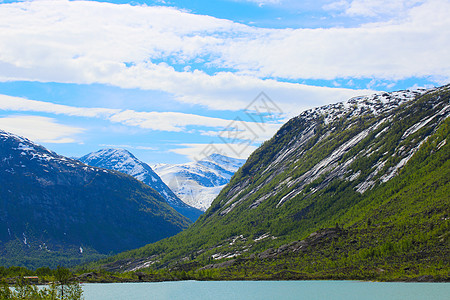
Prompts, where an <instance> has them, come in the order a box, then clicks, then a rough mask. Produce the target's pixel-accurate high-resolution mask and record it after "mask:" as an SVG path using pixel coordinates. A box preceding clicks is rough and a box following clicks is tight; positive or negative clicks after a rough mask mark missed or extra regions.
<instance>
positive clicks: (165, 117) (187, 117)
mask: <svg viewBox="0 0 450 300" xmlns="http://www.w3.org/2000/svg"><path fill="white" fill-rule="evenodd" d="M0 110H5V111H22V112H43V113H52V114H60V115H67V116H77V117H88V118H101V119H104V120H108V121H110V122H112V123H119V124H123V125H126V126H133V127H140V128H143V129H149V130H159V131H168V132H181V131H186V130H187V129H186V128H187V127H188V126H199V127H202V128H215V129H216V132H220V131H221V130H223V129H224V128H227V127H229V126H230V124H233V120H228V119H221V118H213V117H205V116H201V115H195V114H188V113H180V112H142V111H134V110H122V109H107V108H88V107H73V106H69V105H61V104H54V103H49V102H44V101H37V100H28V99H24V98H20V97H11V96H7V95H0ZM36 120H39V119H36ZM242 123H243V124H246V126H247V127H258V126H259V127H261V126H265V127H267V128H269V127H270V124H259V123H256V122H242ZM27 125H30V124H29V123H27ZM272 127H273V125H272ZM202 130H204V129H202ZM199 132H200V133H202V132H201V131H199Z"/></svg>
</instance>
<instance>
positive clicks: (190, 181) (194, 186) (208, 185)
mask: <svg viewBox="0 0 450 300" xmlns="http://www.w3.org/2000/svg"><path fill="white" fill-rule="evenodd" d="M244 162H245V160H243V159H237V158H231V157H227V156H224V155H221V154H217V153H213V154H211V155H209V156H207V157H204V158H203V159H201V160H198V161H194V162H189V163H185V164H156V165H154V166H153V169H154V170H155V172H156V173H157V174H158V175H159V176H160V177H161V178H162V180H163V181H164V182H165V183H166V184H167V185H168V186H169V187H170V188H171V189H172V190H173V191H174V192H175V193H176V194H177V195H178V196H179V197H180V199H182V200H183V201H184V202H185V203H188V204H190V205H192V206H194V207H197V208H198V209H201V210H206V209H208V207H209V206H210V205H211V202H212V201H213V200H214V198H215V197H216V196H217V195H218V194H219V192H220V191H221V190H222V188H223V187H224V186H225V185H226V184H227V183H228V182H229V180H230V178H231V177H232V176H233V174H234V173H235V172H236V171H237V170H238V169H239V168H240V167H241V166H242V165H243V164H244Z"/></svg>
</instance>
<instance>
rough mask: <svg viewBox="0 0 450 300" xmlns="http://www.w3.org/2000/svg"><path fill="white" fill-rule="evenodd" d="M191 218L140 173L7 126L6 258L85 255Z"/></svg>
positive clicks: (66, 260)
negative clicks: (91, 161)
mask: <svg viewBox="0 0 450 300" xmlns="http://www.w3.org/2000/svg"><path fill="white" fill-rule="evenodd" d="M189 225H190V221H189V220H188V219H187V218H186V217H184V216H182V215H181V214H179V213H177V212H176V211H175V210H174V209H172V208H171V207H170V206H169V205H168V204H167V203H166V201H165V200H164V199H163V197H161V195H160V194H159V193H157V192H156V191H155V190H154V189H151V188H150V187H148V186H146V185H144V184H142V183H141V182H139V181H138V180H136V179H134V178H133V177H131V176H128V175H125V174H122V173H120V172H116V171H111V170H106V169H102V168H97V167H92V166H88V165H86V164H84V163H82V162H80V161H78V160H74V159H70V158H67V157H64V156H61V155H58V154H56V153H54V152H52V151H49V150H47V149H46V148H44V147H42V146H40V145H37V144H35V143H33V142H32V141H30V140H28V139H25V138H22V137H20V136H17V135H14V134H11V133H7V132H5V131H2V130H0V260H1V261H2V264H3V265H11V264H13V265H17V264H21V265H26V266H28V267H32V268H36V267H38V266H43V265H45V266H52V267H56V265H58V264H61V265H67V264H74V263H81V262H86V261H87V260H92V259H95V258H98V256H99V255H105V254H109V253H111V252H119V251H125V250H130V249H132V248H136V247H140V246H143V245H145V244H147V243H150V242H155V241H157V240H159V239H162V238H165V237H168V236H171V235H174V234H176V233H178V232H179V231H181V230H182V229H184V228H186V227H188V226H189ZM24 257H26V258H27V259H26V260H24Z"/></svg>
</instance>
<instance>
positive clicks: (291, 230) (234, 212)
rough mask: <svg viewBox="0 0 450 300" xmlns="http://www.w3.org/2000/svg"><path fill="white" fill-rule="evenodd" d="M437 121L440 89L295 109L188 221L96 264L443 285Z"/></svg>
mask: <svg viewBox="0 0 450 300" xmlns="http://www.w3.org/2000/svg"><path fill="white" fill-rule="evenodd" d="M449 115H450V86H448V85H447V86H443V87H440V88H433V89H429V90H425V89H419V90H414V91H411V90H405V91H398V92H392V93H377V94H374V95H370V96H363V97H356V98H352V99H350V100H348V101H346V102H342V103H336V104H331V105H326V106H323V107H318V108H315V109H311V110H307V111H305V112H303V113H302V114H300V115H299V116H297V117H295V118H293V119H291V120H290V121H289V122H287V123H286V124H285V125H284V126H283V127H282V128H281V129H280V130H279V131H278V132H277V133H276V134H275V136H273V137H272V138H271V139H270V140H268V141H266V142H265V143H264V144H263V145H261V146H260V147H259V148H258V149H257V150H256V151H255V152H254V153H253V154H252V155H251V156H250V157H249V158H248V160H247V161H246V163H245V164H244V165H243V166H242V167H241V168H240V169H239V170H238V171H237V172H236V173H235V174H234V176H233V177H232V178H231V180H230V182H229V183H228V184H227V185H226V186H225V188H224V189H222V191H221V192H220V194H219V195H218V196H217V198H215V200H214V201H213V202H212V204H211V206H210V207H209V208H208V209H207V210H206V212H205V213H204V214H203V215H202V216H201V217H200V218H199V219H198V220H197V222H196V223H195V224H194V225H192V226H191V227H189V228H188V229H187V230H185V231H183V232H181V233H179V234H177V235H176V236H173V237H170V238H167V239H164V240H162V241H159V242H157V243H154V244H151V245H147V246H145V247H143V248H140V249H136V250H133V251H129V252H127V253H124V254H119V255H117V256H115V257H113V258H112V259H110V260H109V261H108V262H106V261H103V262H99V263H97V266H101V267H102V268H105V269H107V270H111V271H127V270H128V271H129V270H142V271H146V270H148V269H147V268H148V266H149V265H152V268H151V271H147V274H148V275H147V276H150V277H151V276H153V275H152V274H154V272H155V270H158V269H160V270H164V272H167V271H172V272H173V274H175V275H173V276H175V277H176V278H178V277H179V276H182V278H185V279H186V278H187V279H318V278H320V279H365V280H393V279H395V280H399V279H402V280H410V279H411V280H422V279H424V278H425V279H424V280H449V279H450V276H449V273H448V270H449V266H450V261H449V257H450V250H449V249H450V247H449V227H450V225H449V220H450V218H449V214H450V211H449V207H450V185H449V178H450V161H449V158H450V145H449V142H448V139H449V132H450V119H449ZM161 177H163V176H161ZM169 186H170V185H169ZM152 272H153V273H152ZM164 274H166V273H164ZM177 276H178V277H177ZM150 277H149V278H150ZM421 278H422V279H421Z"/></svg>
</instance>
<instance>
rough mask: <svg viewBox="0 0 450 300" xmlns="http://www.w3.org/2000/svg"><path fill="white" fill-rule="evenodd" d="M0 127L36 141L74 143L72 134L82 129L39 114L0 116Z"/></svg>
mask: <svg viewBox="0 0 450 300" xmlns="http://www.w3.org/2000/svg"><path fill="white" fill-rule="evenodd" d="M0 128H1V129H3V130H5V131H7V132H11V133H14V134H17V135H20V136H24V137H27V138H29V139H31V140H33V141H35V142H38V143H56V144H61V143H75V142H77V139H76V138H74V135H76V134H79V133H82V132H83V131H84V129H82V128H79V127H73V126H67V125H64V124H60V123H58V122H56V121H55V120H54V119H52V118H47V117H39V116H8V117H4V118H0Z"/></svg>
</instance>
